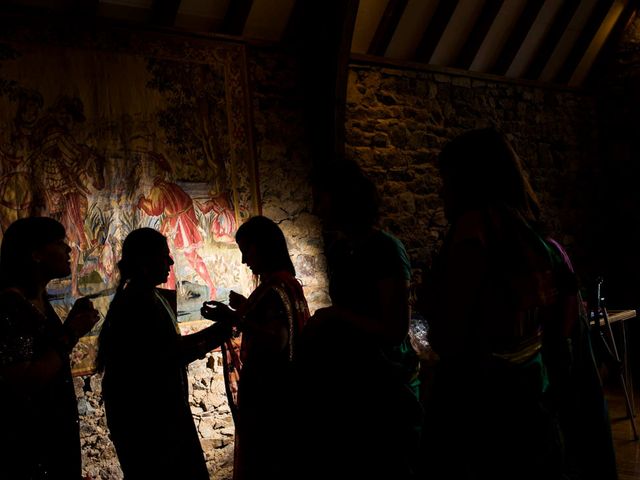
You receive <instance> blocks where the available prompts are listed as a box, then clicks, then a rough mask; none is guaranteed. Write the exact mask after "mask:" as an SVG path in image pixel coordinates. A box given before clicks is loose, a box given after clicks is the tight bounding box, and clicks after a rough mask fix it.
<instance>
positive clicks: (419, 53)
mask: <svg viewBox="0 0 640 480" xmlns="http://www.w3.org/2000/svg"><path fill="white" fill-rule="evenodd" d="M458 3H460V0H440V3H438V7H437V8H436V11H435V12H434V13H433V17H431V21H430V22H429V25H427V28H426V30H425V31H424V33H423V35H422V38H421V39H420V43H419V44H418V47H417V48H416V52H415V55H414V59H415V60H416V61H418V62H425V63H428V62H429V60H430V59H431V55H433V52H434V51H435V49H436V47H437V46H438V42H439V41H440V39H441V38H442V34H443V32H444V30H445V29H446V28H447V25H448V24H449V21H450V20H451V17H452V16H453V12H455V10H456V7H457V6H458Z"/></svg>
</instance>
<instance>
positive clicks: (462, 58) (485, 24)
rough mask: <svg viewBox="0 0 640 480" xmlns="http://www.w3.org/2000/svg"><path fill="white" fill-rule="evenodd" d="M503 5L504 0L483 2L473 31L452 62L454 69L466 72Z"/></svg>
mask: <svg viewBox="0 0 640 480" xmlns="http://www.w3.org/2000/svg"><path fill="white" fill-rule="evenodd" d="M503 4H504V0H487V1H486V2H485V4H484V5H483V7H482V11H481V12H480V15H479V16H478V19H477V20H476V23H475V25H474V26H473V30H471V33H470V34H469V36H468V37H467V41H466V42H465V44H464V46H463V47H462V50H460V53H459V54H458V57H457V58H456V60H455V61H454V62H453V66H454V67H456V68H462V69H465V70H467V69H468V68H469V67H470V66H471V64H472V63H473V59H474V58H475V57H476V54H477V53H478V50H480V46H481V45H482V41H483V40H484V39H485V37H486V36H487V33H488V32H489V29H490V28H491V25H493V22H494V20H495V19H496V16H497V15H498V12H499V11H500V9H501V8H502V5H503Z"/></svg>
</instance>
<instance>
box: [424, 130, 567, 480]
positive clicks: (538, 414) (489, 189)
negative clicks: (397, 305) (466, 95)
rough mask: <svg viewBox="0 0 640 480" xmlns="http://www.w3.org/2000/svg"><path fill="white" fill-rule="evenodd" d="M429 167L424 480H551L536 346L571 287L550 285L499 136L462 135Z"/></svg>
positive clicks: (554, 266)
mask: <svg viewBox="0 0 640 480" xmlns="http://www.w3.org/2000/svg"><path fill="white" fill-rule="evenodd" d="M439 162H440V163H439V166H440V172H441V175H442V180H443V196H444V207H445V213H446V216H447V219H448V220H449V222H450V228H449V231H448V233H447V236H446V239H445V242H444V245H443V247H442V250H441V252H440V256H439V259H438V261H437V263H436V265H435V267H434V272H433V277H432V278H431V281H430V285H431V289H430V292H428V293H430V295H427V296H426V297H424V296H423V297H422V298H421V299H420V304H421V305H420V307H421V311H423V312H426V314H427V315H426V318H427V320H428V322H429V325H430V333H429V341H430V343H431V346H432V347H433V349H434V351H435V352H436V353H437V354H438V355H439V356H440V361H439V364H438V366H437V371H436V374H435V380H434V385H433V398H432V401H431V402H429V404H428V408H427V416H428V421H427V422H426V424H425V428H424V432H425V435H424V439H425V447H426V449H425V460H426V461H425V466H424V478H429V479H441V478H447V479H448V478H460V479H476V478H494V479H505V480H506V479H513V478H518V479H531V480H533V479H538V480H542V479H544V480H551V479H556V478H561V473H562V469H563V465H562V449H561V442H560V436H559V430H558V425H557V423H556V421H555V418H554V414H553V412H551V411H550V410H549V409H550V407H552V405H551V403H550V402H549V399H548V396H547V394H546V392H547V390H548V385H549V377H548V375H547V369H546V366H545V364H544V362H543V343H544V342H543V340H544V339H545V337H546V338H547V339H549V340H551V339H552V337H554V336H555V335H556V334H557V333H558V332H559V329H560V322H561V316H562V314H561V309H562V303H563V302H562V296H563V295H568V294H569V292H570V291H574V290H575V281H572V280H571V279H570V278H568V277H567V276H566V275H558V274H557V272H558V271H559V270H558V267H559V261H558V258H557V256H556V255H555V253H554V251H553V250H552V249H551V248H550V247H549V246H548V245H547V244H546V242H545V241H544V239H543V236H542V235H541V233H540V227H539V225H540V222H539V205H538V201H537V199H536V196H535V194H534V192H533V190H532V189H531V186H530V184H529V182H528V180H527V178H526V176H525V174H524V173H523V171H522V168H521V165H520V160H519V158H518V156H517V155H516V153H515V152H514V150H513V149H512V147H511V146H510V144H509V143H508V142H507V140H506V138H505V137H504V136H503V135H502V134H500V133H499V132H497V131H496V130H494V129H491V128H488V129H480V130H473V131H470V132H467V133H464V134H462V135H460V136H459V137H457V138H455V139H453V140H452V141H451V142H449V143H448V144H447V145H445V147H444V148H443V150H442V152H441V153H440V157H439ZM543 333H544V334H545V336H543Z"/></svg>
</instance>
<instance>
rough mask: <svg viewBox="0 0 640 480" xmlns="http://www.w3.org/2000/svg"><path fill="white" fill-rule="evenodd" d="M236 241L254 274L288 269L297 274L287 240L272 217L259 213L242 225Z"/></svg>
mask: <svg viewBox="0 0 640 480" xmlns="http://www.w3.org/2000/svg"><path fill="white" fill-rule="evenodd" d="M236 243H237V244H238V247H240V251H241V252H242V263H245V264H246V265H247V266H248V267H249V268H250V269H251V271H252V272H253V273H254V275H263V274H265V273H274V272H279V271H286V272H289V273H291V275H293V276H295V274H296V270H295V268H294V266H293V263H292V262H291V257H290V256H289V249H288V248H287V240H286V239H285V238H284V234H283V233H282V230H280V227H279V226H278V225H277V224H276V223H275V222H274V221H273V220H271V219H269V218H267V217H263V216H262V215H257V216H255V217H251V218H249V219H248V220H247V221H246V222H244V223H243V224H242V225H240V228H238V231H237V232H236Z"/></svg>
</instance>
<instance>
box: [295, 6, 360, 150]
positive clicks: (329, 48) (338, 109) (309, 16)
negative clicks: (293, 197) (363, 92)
mask: <svg viewBox="0 0 640 480" xmlns="http://www.w3.org/2000/svg"><path fill="white" fill-rule="evenodd" d="M358 5H359V0H319V1H306V0H305V1H304V12H303V16H302V26H303V28H302V29H301V39H300V51H299V54H300V65H301V67H302V72H301V79H302V87H303V90H304V93H305V95H304V106H305V113H306V120H307V128H306V131H307V133H308V135H309V143H310V145H311V151H312V152H313V155H314V158H313V160H314V162H318V161H326V160H328V159H330V158H335V157H340V156H343V155H344V143H345V140H344V137H345V132H344V129H345V108H346V91H347V76H348V64H349V59H350V57H351V42H352V39H353V29H354V25H355V21H356V14H357V11H358Z"/></svg>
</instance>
